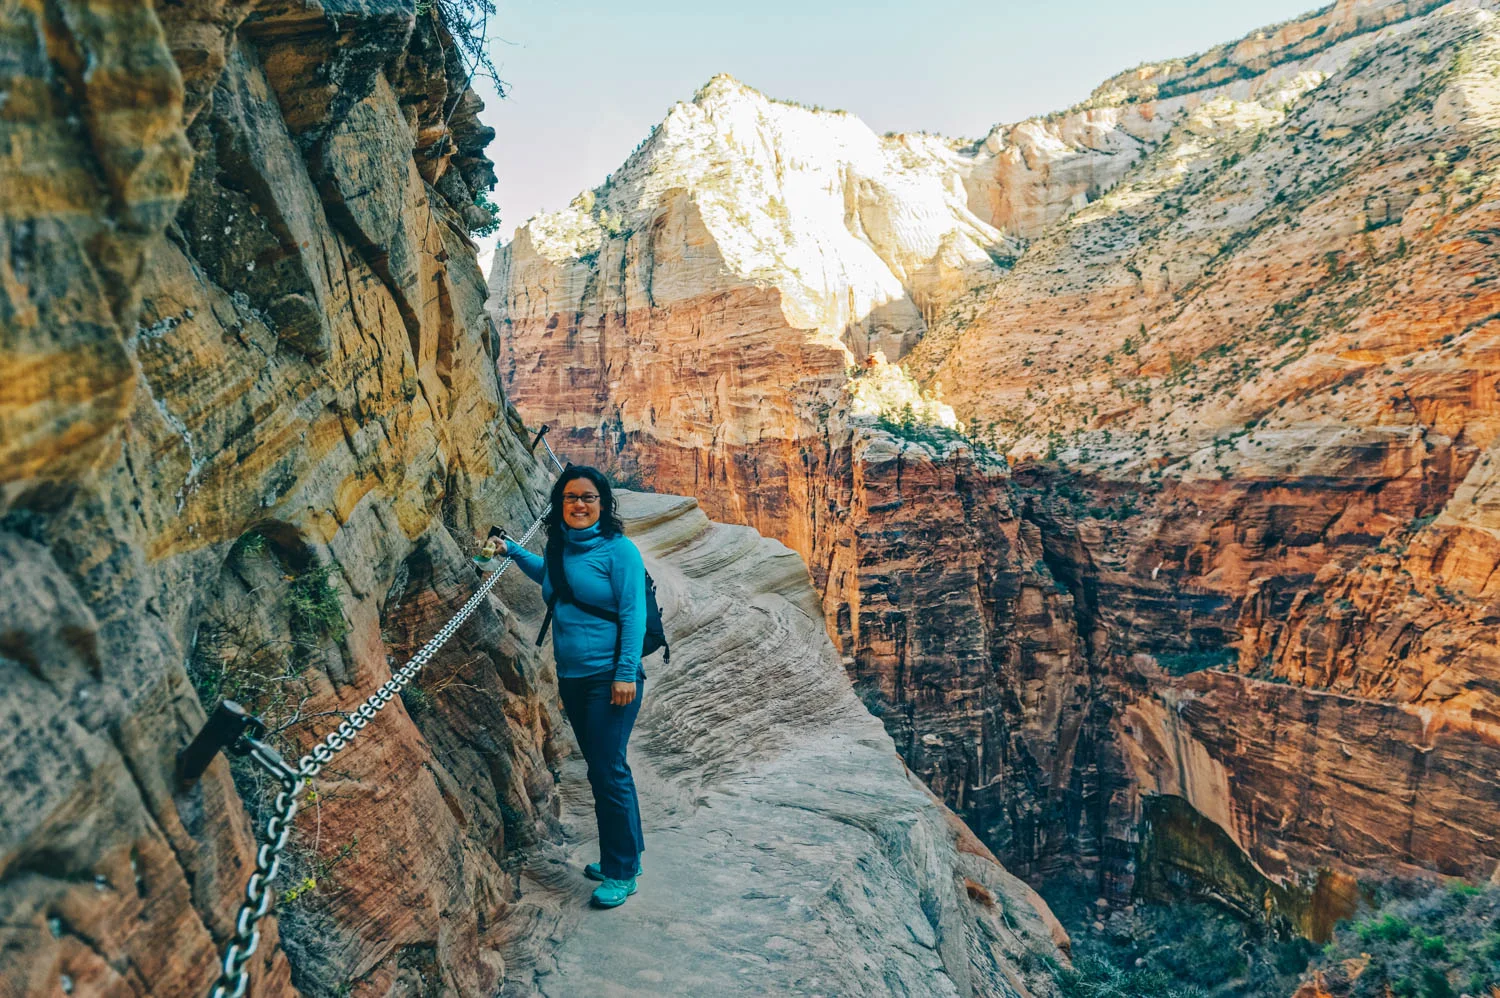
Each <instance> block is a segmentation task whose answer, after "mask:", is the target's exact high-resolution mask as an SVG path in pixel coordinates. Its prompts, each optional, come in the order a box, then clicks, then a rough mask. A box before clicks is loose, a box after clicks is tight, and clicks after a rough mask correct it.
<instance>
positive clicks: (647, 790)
mask: <svg viewBox="0 0 1500 998" xmlns="http://www.w3.org/2000/svg"><path fill="white" fill-rule="evenodd" d="M622 500H623V501H622V504H621V509H622V513H623V515H624V518H625V521H626V527H627V530H628V531H629V533H630V535H631V536H632V538H633V539H634V540H635V541H636V543H637V544H639V545H640V546H641V549H642V551H643V553H644V554H645V555H646V558H647V562H648V567H649V568H650V571H651V573H652V576H653V577H654V578H655V579H656V580H657V581H658V585H659V592H660V599H661V603H662V611H663V619H664V620H665V622H666V628H667V636H668V638H669V640H670V642H671V646H672V661H671V663H670V664H665V663H662V662H661V661H660V660H659V657H655V658H652V659H648V660H647V662H646V672H647V675H648V678H647V680H646V686H645V690H646V692H645V700H644V703H643V705H642V709H641V713H640V717H639V719H638V721H637V724H636V731H635V735H634V737H633V739H632V743H631V760H630V762H631V768H632V770H633V771H634V773H635V776H636V782H637V786H638V788H639V791H640V795H641V802H642V818H643V823H644V826H645V834H646V852H645V853H644V855H643V857H642V865H643V867H644V870H645V872H644V874H643V875H642V877H641V878H640V880H639V884H640V891H639V893H637V894H636V895H635V896H634V897H632V898H631V899H630V901H629V902H627V903H626V905H625V906H624V907H622V908H620V909H618V910H613V911H600V910H594V909H590V908H589V907H588V905H587V902H588V897H589V891H590V890H591V888H592V887H593V886H594V885H593V884H592V883H591V882H590V881H588V880H585V879H584V878H583V876H582V872H581V871H582V867H583V864H585V863H588V862H594V861H596V860H597V859H598V849H597V841H596V840H595V839H593V834H594V816H593V805H592V801H591V798H590V797H589V791H588V784H587V781H586V777H585V774H584V772H583V767H582V764H581V761H579V760H577V759H574V760H572V761H570V763H569V764H568V766H567V767H565V769H564V773H563V779H562V782H561V793H562V798H563V801H564V810H563V821H564V822H565V824H567V825H568V827H569V829H570V843H569V845H568V846H567V847H566V848H564V849H559V850H555V851H554V850H547V851H546V852H545V853H544V854H542V855H541V856H540V857H539V859H538V861H536V862H533V863H532V864H530V865H528V867H527V869H526V874H525V878H524V880H523V883H524V885H525V890H524V893H523V900H522V904H521V907H522V909H523V910H524V911H525V912H527V913H528V914H529V916H530V917H531V918H534V919H535V923H536V926H537V927H536V929H535V930H534V931H535V932H536V933H538V934H546V935H548V936H550V937H551V938H553V939H556V940H558V946H557V949H556V950H555V951H554V952H552V953H550V954H549V955H548V956H546V957H544V958H543V959H542V960H541V961H540V962H538V963H537V964H535V965H533V966H532V968H531V974H532V977H531V980H529V981H528V980H517V981H514V982H512V984H510V985H508V987H507V990H506V992H505V993H506V994H507V995H509V994H517V995H520V994H530V993H532V992H531V990H530V988H532V987H533V986H534V987H535V988H536V990H537V991H538V992H540V993H541V994H543V995H548V996H570V995H578V994H585V993H609V994H617V995H642V996H646V995H709V994H726V995H727V994H788V995H790V994H850V993H855V992H859V993H866V994H877V995H885V994H891V995H898V994H921V995H996V996H1000V995H1004V996H1026V995H1038V996H1039V995H1046V994H1051V993H1052V987H1053V986H1052V984H1051V983H1050V977H1049V972H1048V967H1049V965H1050V966H1056V965H1057V964H1058V963H1060V962H1061V961H1062V959H1063V957H1062V956H1061V954H1060V953H1059V951H1058V949H1057V947H1058V945H1059V944H1062V945H1064V946H1065V945H1066V937H1065V936H1064V935H1063V934H1062V931H1061V929H1060V928H1059V927H1058V926H1057V923H1056V921H1055V920H1054V919H1053V918H1052V917H1051V915H1050V913H1049V912H1048V911H1047V909H1046V907H1045V905H1043V904H1042V903H1041V901H1040V900H1039V899H1038V898H1037V897H1036V895H1035V894H1034V893H1033V892H1032V891H1031V890H1030V889H1029V888H1027V887H1026V886H1025V885H1024V884H1022V883H1021V882H1020V881H1019V880H1017V879H1016V878H1015V877H1013V876H1011V875H1010V874H1008V873H1006V872H1005V870H1004V869H1003V868H1001V867H1000V865H999V864H998V863H997V862H996V861H995V859H994V857H993V855H991V854H990V852H989V850H987V849H986V848H985V847H984V846H982V845H981V844H980V843H979V842H978V841H977V840H976V839H974V837H973V835H972V833H970V832H969V830H968V829H967V828H965V827H964V825H963V823H962V822H961V821H959V820H958V818H957V817H956V816H955V815H954V814H953V813H952V812H951V811H949V810H948V808H947V807H945V806H944V805H942V804H941V803H940V802H939V801H938V800H936V799H935V798H934V797H933V796H932V795H931V794H930V793H929V792H928V791H927V790H926V789H925V788H923V786H922V785H921V783H920V782H918V781H917V780H915V779H912V778H911V777H910V776H908V774H907V773H906V770H905V767H904V766H903V764H902V762H901V759H900V757H899V756H898V755H897V754H896V752H895V749H894V746H893V745H892V743H891V739H890V737H889V736H888V735H887V734H886V733H885V732H884V731H883V730H881V726H880V723H879V722H878V721H876V720H875V719H874V718H872V717H871V716H870V714H869V712H868V711H866V710H865V707H864V705H863V704H862V703H861V702H860V700H859V699H858V698H857V697H856V696H854V694H853V692H852V691H851V690H850V686H849V680H848V678H847V677H846V676H845V675H844V673H843V670H842V669H841V668H840V666H839V661H838V656H837V655H836V653H835V651H834V649H833V646H832V645H831V644H830V642H829V640H828V638H827V636H826V634H825V633H824V630H823V621H822V613H821V610H820V607H819V603H818V598H817V595H816V594H815V593H814V591H813V589H812V587H811V586H810V585H809V584H808V581H807V573H806V569H805V567H804V565H803V563H802V560H801V558H799V557H798V556H797V555H796V554H795V553H794V552H792V551H790V550H788V549H787V548H785V547H784V546H782V545H781V544H779V543H777V542H775V541H772V540H769V539H766V538H763V537H761V536H760V535H759V534H757V533H756V532H755V531H754V530H751V529H749V528H747V527H739V526H728V525H724V524H716V523H712V522H710V521H709V520H708V518H707V517H706V516H705V515H704V514H703V512H702V511H701V510H700V509H699V508H698V506H697V503H696V502H695V501H693V500H691V499H683V498H680V497H676V496H661V495H646V494H632V493H625V494H623V497H622Z"/></svg>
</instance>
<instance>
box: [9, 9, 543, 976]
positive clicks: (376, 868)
mask: <svg viewBox="0 0 1500 998" xmlns="http://www.w3.org/2000/svg"><path fill="white" fill-rule="evenodd" d="M0 24H3V25H4V28H5V32H6V37H7V39H8V41H7V45H6V52H7V60H6V62H5V68H4V70H3V72H4V73H5V74H6V78H5V79H4V81H3V82H0V90H3V91H4V93H5V94H6V97H7V99H6V102H5V106H6V113H5V116H4V121H3V122H0V132H3V135H4V139H5V142H6V144H7V148H10V149H11V150H13V151H14V152H15V155H13V156H11V157H9V158H7V160H6V163H5V166H4V167H0V171H3V187H4V190H5V192H6V201H7V203H6V208H5V213H4V222H3V226H4V230H5V241H6V246H7V251H6V253H5V254H4V255H3V257H0V273H3V281H0V371H3V377H0V383H3V384H4V385H5V388H4V389H0V503H3V518H0V674H3V676H4V679H5V684H6V689H7V692H6V696H5V700H4V708H3V717H4V723H3V729H4V735H3V739H4V755H5V758H6V760H7V763H6V776H5V781H4V787H3V790H0V816H3V817H0V926H3V928H0V938H3V939H4V944H3V946H0V979H3V980H4V981H5V982H6V986H5V987H4V988H3V989H0V990H4V991H5V993H7V994H37V995H41V994H57V993H70V994H87V995H158V996H166V995H202V994H205V993H207V991H208V989H209V988H210V986H211V985H212V984H213V982H214V980H215V978H216V976H217V973H218V970H217V961H218V951H219V949H220V947H221V946H222V944H223V942H224V941H225V940H226V939H227V937H228V936H229V935H230V934H231V932H232V928H233V926H232V919H233V917H234V915H235V911H236V908H237V906H238V904H239V901H240V899H241V898H242V897H243V893H244V889H245V882H246V878H247V877H248V875H249V873H250V871H251V869H252V868H253V865H254V855H255V849H256V839H255V829H253V828H252V823H251V820H249V818H247V810H246V809H247V807H248V809H249V812H250V813H251V814H252V815H260V814H263V813H264V809H265V807H266V804H267V799H268V798H267V793H268V790H269V788H267V787H266V786H265V783H266V781H265V780H264V779H263V777H262V776H261V775H260V774H259V772H258V770H257V769H256V768H255V767H254V765H253V764H251V763H250V762H249V761H248V760H243V759H241V760H236V761H235V762H234V764H233V766H231V765H230V764H229V763H227V762H225V761H224V760H222V759H221V760H219V761H216V762H215V763H214V764H213V765H212V766H211V767H210V768H209V770H208V772H207V773H206V774H205V775H204V776H203V778H202V779H201V780H200V781H198V782H197V783H195V784H192V785H191V786H181V785H179V784H178V782H177V780H176V778H175V773H174V770H175V766H176V754H177V752H178V750H179V749H180V748H182V747H183V746H184V745H185V744H186V743H187V741H188V739H189V738H190V737H191V736H192V735H193V734H194V733H195V732H196V731H197V730H198V728H199V727H200V726H201V724H202V723H203V721H204V716H205V714H204V709H205V706H207V707H212V706H213V704H214V703H215V702H216V701H217V699H218V698H219V697H221V696H232V697H234V698H236V699H239V700H242V701H243V702H244V703H245V704H246V705H247V706H249V707H251V708H252V709H254V710H257V711H259V712H260V713H261V715H262V716H263V717H264V718H265V720H266V721H267V722H268V723H270V724H271V726H272V731H271V733H270V737H272V739H273V741H274V742H275V743H276V744H277V745H279V746H280V747H281V748H282V749H283V750H284V751H287V752H291V753H294V754H293V756H292V757H293V758H295V757H296V755H297V754H300V753H301V751H302V750H304V749H306V748H307V747H308V746H309V745H310V744H311V743H312V741H313V740H315V739H316V738H319V737H321V736H322V735H323V734H324V733H326V731H327V730H328V729H329V728H331V727H333V726H334V725H336V724H337V722H338V721H339V720H340V719H341V717H342V716H343V715H342V713H340V712H342V711H347V710H348V709H350V708H351V707H352V706H354V705H355V704H356V703H358V702H359V701H361V700H362V699H363V698H364V697H365V696H366V695H367V694H368V693H369V692H371V691H372V690H373V689H374V688H375V687H377V686H378V685H379V684H380V683H381V682H383V681H385V680H386V679H387V678H389V676H390V674H391V669H392V663H398V664H399V663H400V662H401V661H404V660H405V659H406V658H407V657H408V656H409V655H410V654H411V653H412V652H413V651H414V650H415V649H416V648H417V647H419V646H420V644H421V643H422V642H424V641H425V640H426V639H427V638H428V637H429V636H430V635H431V634H432V633H433V632H434V631H435V630H436V629H437V628H438V627H439V626H440V625H441V623H442V622H443V621H444V620H446V619H447V617H448V616H449V615H450V614H451V613H452V611H453V609H454V608H455V607H456V606H457V605H458V602H460V601H461V599H462V598H463V597H464V596H466V595H467V594H468V593H469V592H470V591H472V587H473V582H474V579H473V572H472V568H471V566H469V564H468V561H467V558H466V556H465V551H464V547H465V545H468V544H470V543H471V542H469V541H468V540H467V538H468V537H470V536H471V534H472V532H473V530H475V529H476V528H478V527H480V526H481V525H484V524H488V523H490V522H502V523H507V524H517V523H519V524H523V525H524V524H525V523H527V522H529V521H530V520H531V519H532V518H533V516H534V515H535V513H536V511H537V510H538V509H539V506H538V502H539V501H540V499H539V497H540V495H541V493H540V491H539V489H540V487H541V480H542V476H541V475H540V474H539V473H538V471H537V470H536V468H535V465H534V462H533V460H532V458H531V457H530V455H529V454H527V452H526V451H525V449H524V447H523V446H522V445H521V443H520V442H519V440H518V439H516V437H515V436H514V434H513V433H512V432H511V431H510V430H509V429H507V428H506V426H505V424H504V421H503V420H504V415H505V409H504V402H503V397H502V395H501V393H500V391H499V387H498V385H497V384H496V380H495V377H494V374H493V369H492V362H493V356H492V353H490V352H487V351H488V350H492V349H493V343H492V342H489V341H487V340H486V335H485V334H486V322H485V317H484V314H483V300H484V286H483V280H482V277H481V275H480V273H479V270H478V268H477V266H476V264H475V261H474V250H473V247H472V245H471V244H470V242H469V241H468V239H467V226H466V224H465V223H464V222H463V221H462V220H461V218H462V213H463V211H464V209H465V207H466V205H467V203H468V202H470V201H472V196H470V195H467V194H466V193H465V192H466V191H468V190H470V189H472V188H473V187H476V186H481V185H484V184H486V183H488V182H489V176H488V166H487V164H485V163H484V162H483V159H482V154H481V152H480V151H481V150H482V149H483V147H484V144H485V143H486V142H487V141H488V139H489V137H490V135H489V133H488V130H486V129H483V128H481V127H480V126H479V125H478V124H477V120H476V119H475V117H474V112H475V111H476V110H477V104H476V103H475V102H474V101H473V99H472V98H471V97H470V96H469V95H467V94H466V92H465V91H464V89H463V85H462V81H463V78H464V77H463V73H462V69H461V67H460V66H458V65H457V64H456V62H454V61H453V57H452V55H451V53H452V52H453V39H452V38H450V37H448V35H447V32H446V30H445V29H444V28H443V26H442V24H441V23H440V22H439V20H438V19H437V17H436V15H435V14H433V13H431V12H429V13H425V14H421V15H417V16H415V18H414V16H413V13H412V9H411V7H410V6H409V5H407V6H405V7H402V6H401V5H395V4H387V5H381V4H378V3H377V4H374V5H360V4H354V5H344V6H319V5H317V4H314V5H311V6H304V5H301V4H296V5H279V4H276V3H266V4H258V5H254V4H211V3H203V4H186V5H184V4H167V5H165V6H162V7H159V9H158V12H157V13H153V11H152V9H151V7H150V6H149V5H145V6H140V5H113V6H111V5H104V6H103V7H99V6H94V7H87V8H85V7H84V6H81V5H77V4H72V3H67V2H65V3H63V4H61V5H53V6H49V7H48V8H47V9H46V11H45V12H44V11H43V10H42V8H41V6H37V5H20V6H10V7H7V8H6V10H5V11H4V12H3V13H0ZM445 52H446V53H449V55H448V56H444V54H443V53H445ZM12 56H13V57H12ZM528 648H529V641H525V640H518V639H517V638H516V636H515V635H512V634H510V633H509V632H508V631H507V630H506V627H505V625H504V624H503V622H502V620H501V618H500V617H499V616H498V615H497V613H496V612H495V610H494V609H492V608H490V607H488V606H486V607H482V608H481V609H480V611H479V612H478V613H477V614H476V615H475V617H474V618H473V620H472V622H471V623H469V624H468V625H466V626H465V627H464V628H463V629H462V630H461V631H460V632H459V633H458V634H457V635H456V636H455V637H454V639H453V640H452V641H451V642H450V643H449V645H448V647H447V648H446V649H445V650H444V651H443V652H442V653H441V654H440V655H439V656H438V657H437V658H436V659H434V660H433V662H432V664H431V665H429V666H428V668H427V670H426V672H425V673H424V674H423V677H422V679H421V681H420V684H419V686H418V687H417V688H414V689H412V690H410V691H408V695H407V696H406V697H405V704H404V705H403V704H392V705H391V706H390V707H389V708H388V709H386V711H385V712H384V713H383V714H382V715H381V716H380V717H379V719H378V721H376V722H375V723H374V724H372V725H371V727H370V728H369V729H367V731H366V732H364V733H363V734H362V735H361V736H360V737H359V738H358V739H357V740H356V741H355V742H354V744H353V745H352V746H351V747H350V748H349V749H347V750H346V751H344V752H343V753H341V754H340V755H338V756H337V757H336V758H335V761H334V762H333V763H332V764H331V765H330V766H329V768H328V769H326V770H325V771H324V774H323V777H322V778H321V779H320V780H319V781H317V782H315V783H314V784H313V785H312V788H311V789H310V791H309V792H308V794H307V796H306V799H304V800H303V801H301V815H300V819H299V821H298V822H297V826H296V829H297V830H296V832H295V833H294V835H293V836H292V838H291V840H290V844H289V846H288V854H287V857H286V860H285V862H284V864H283V868H282V873H281V879H280V882H279V885H278V886H280V887H282V888H284V889H285V890H284V892H283V893H282V895H281V896H280V898H279V900H278V902H277V905H276V907H275V909H274V910H273V912H272V914H271V915H270V916H268V917H267V919H266V920H265V921H263V922H262V923H261V925H262V932H263V938H262V940H261V943H260V946H259V949H258V951H257V953H256V954H255V956H254V957H253V958H252V960H251V962H250V965H249V967H250V971H251V974H252V988H251V990H252V992H253V993H255V994H266V995H269V994H290V993H295V992H294V988H295V989H298V990H301V991H302V992H304V993H307V994H329V995H331V994H336V993H337V994H350V993H354V994H370V995H377V994H378V995H383V994H395V993H415V992H417V991H424V992H425V993H436V992H437V991H445V992H447V993H463V994H483V993H492V992H493V991H494V990H495V989H496V988H498V987H499V986H500V983H501V981H502V979H503V975H504V970H505V967H504V961H503V959H502V957H501V956H500V949H501V947H502V944H503V943H504V942H505V931H506V930H505V928H504V926H505V925H506V921H507V915H506V913H507V910H508V908H509V906H510V905H511V904H512V902H513V901H514V899H515V896H516V894H517V890H518V880H517V873H516V866H517V856H518V850H519V849H520V848H522V847H524V846H526V845H527V844H528V843H532V842H535V841H536V840H537V839H538V838H539V837H545V836H547V835H551V834H553V833H554V831H555V830H556V823H555V819H554V818H553V816H552V811H553V808H554V807H555V803H556V801H555V798H554V796H553V790H552V776H551V773H550V771H549V764H550V763H551V762H553V761H555V758H556V752H557V751H558V747H557V745H556V743H555V741H554V737H553V736H554V731H555V728H556V724H557V717H556V713H555V710H554V708H553V707H552V703H553V699H554V696H553V693H554V691H553V690H552V688H551V687H550V686H549V685H548V684H547V682H546V681H545V680H544V679H543V678H542V674H541V672H540V671H539V669H538V665H537V663H536V662H535V661H533V653H531V652H529V651H528V650H527V649H528ZM231 770H233V774H231ZM237 788H238V790H237ZM242 797H243V801H244V802H243V804H242V800H241V798H242Z"/></svg>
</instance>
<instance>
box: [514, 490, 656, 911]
mask: <svg viewBox="0 0 1500 998" xmlns="http://www.w3.org/2000/svg"><path fill="white" fill-rule="evenodd" d="M546 523H547V551H548V554H549V555H550V557H551V558H552V559H554V560H555V561H560V565H556V564H555V565H554V571H556V570H557V569H558V568H560V569H561V573H562V582H563V586H561V587H559V588H561V589H562V590H563V591H562V592H560V593H559V592H558V591H556V590H555V589H554V587H553V582H552V578H551V574H552V573H549V572H548V570H547V562H548V558H545V557H542V556H539V555H535V554H532V553H531V552H530V551H527V550H526V549H525V548H523V547H521V546H520V545H519V544H517V543H516V542H515V541H513V540H511V539H510V538H506V539H505V550H506V553H507V554H509V555H510V556H511V558H513V559H514V560H515V562H516V564H517V565H519V566H520V567H521V571H523V572H525V573H526V574H527V576H529V577H530V578H531V580H532V581H533V582H539V583H541V586H542V596H543V597H544V598H545V599H546V600H547V605H548V606H549V607H550V608H551V609H552V651H553V658H554V659H556V661H557V685H558V689H559V690H560V691H561V693H562V702H563V710H564V711H565V712H566V713H567V715H568V722H569V723H570V724H572V726H573V734H574V735H576V736H577V738H578V747H579V748H581V749H582V750H583V757H584V759H585V760H586V761H587V762H588V767H589V785H590V786H592V787H593V789H594V816H595V818H596V820H597V821H598V823H599V862H598V863H590V864H588V866H586V867H584V870H583V872H584V875H585V876H587V877H589V878H590V879H591V880H599V881H602V883H601V884H600V885H599V886H598V887H596V888H595V889H594V903H595V904H597V905H599V906H600V907H603V908H614V907H618V906H619V905H622V904H624V903H625V899H626V898H628V897H629V896H630V895H632V894H634V893H635V892H636V882H635V878H636V877H637V876H639V874H640V872H641V865H640V864H641V853H642V852H643V851H645V848H646V844H645V842H644V841H643V840H642V838H641V812H640V805H639V803H638V801H637V799H636V793H635V780H634V779H633V778H632V777H631V774H630V766H629V764H627V763H626V761H625V746H626V743H628V742H629V741H630V729H631V728H632V727H633V726H634V724H635V716H636V714H637V713H638V712H639V711H640V708H641V695H642V693H643V691H644V688H645V679H646V673H645V671H644V670H643V669H642V668H641V641H642V638H643V637H644V635H645V632H646V566H645V563H644V562H642V561H641V552H640V551H639V550H638V549H637V548H636V546H635V544H634V543H633V542H632V541H631V540H630V538H628V537H626V536H625V528H624V525H623V524H622V523H621V522H620V517H619V514H618V513H617V511H616V509H615V497H614V492H613V490H612V489H611V488H610V486H609V481H608V480H607V479H606V478H605V477H604V476H603V475H601V474H600V473H599V472H598V471H595V470H594V469H593V468H588V467H581V466H575V467H569V468H568V469H567V470H566V471H564V472H563V473H562V477H560V478H559V479H558V480H557V483H556V484H555V485H553V486H552V508H551V509H549V510H548V511H547V518H546ZM581 604H586V605H588V606H589V607H592V608H593V609H594V610H595V611H597V610H604V611H606V612H612V613H611V615H612V616H615V615H617V617H618V623H616V622H615V621H612V620H610V619H607V618H606V617H603V616H600V615H598V614H597V613H595V612H590V610H589V609H585V608H584V606H583V605H581Z"/></svg>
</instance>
